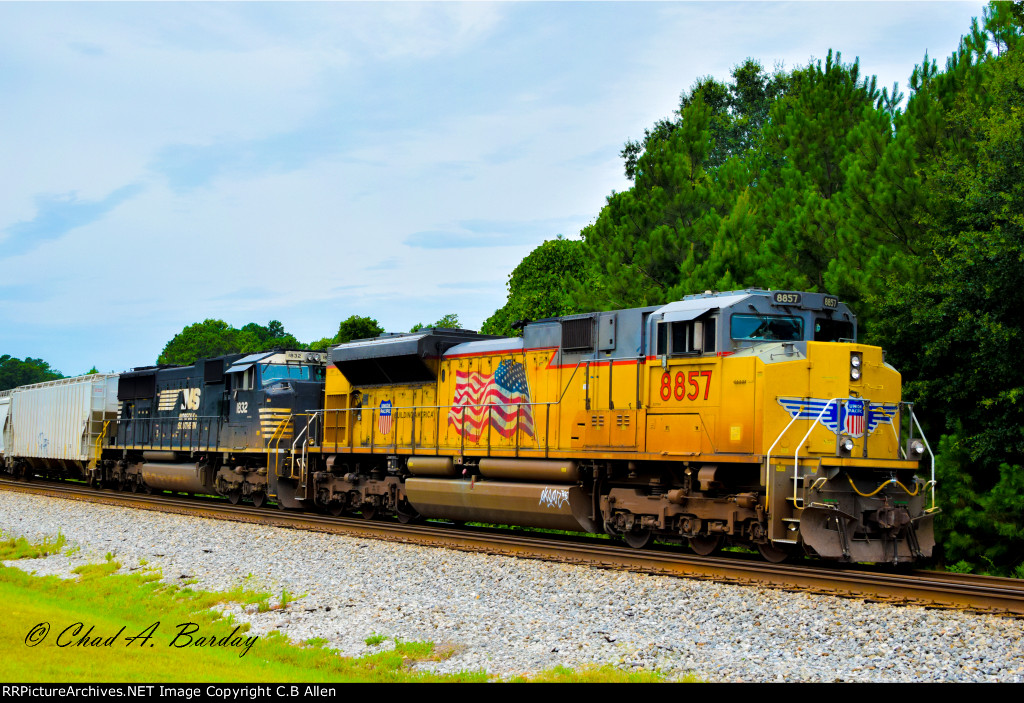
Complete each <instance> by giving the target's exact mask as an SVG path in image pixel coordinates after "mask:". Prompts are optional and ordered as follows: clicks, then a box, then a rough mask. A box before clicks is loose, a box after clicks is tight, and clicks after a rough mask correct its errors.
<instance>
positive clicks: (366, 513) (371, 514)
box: [362, 503, 377, 520]
mask: <svg viewBox="0 0 1024 703" xmlns="http://www.w3.org/2000/svg"><path fill="white" fill-rule="evenodd" d="M362 513H363V519H364V520H372V519H373V518H375V517H376V516H377V508H376V506H374V505H373V504H372V503H364V504H363V509H362Z"/></svg>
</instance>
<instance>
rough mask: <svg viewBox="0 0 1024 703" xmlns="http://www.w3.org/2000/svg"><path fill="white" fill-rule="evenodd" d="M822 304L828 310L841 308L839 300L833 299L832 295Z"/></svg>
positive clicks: (823, 300) (826, 297) (825, 298)
mask: <svg viewBox="0 0 1024 703" xmlns="http://www.w3.org/2000/svg"><path fill="white" fill-rule="evenodd" d="M821 302H822V305H824V306H825V307H826V308H837V307H839V298H836V297H833V296H831V295H826V296H825V297H824V298H822V299H821Z"/></svg>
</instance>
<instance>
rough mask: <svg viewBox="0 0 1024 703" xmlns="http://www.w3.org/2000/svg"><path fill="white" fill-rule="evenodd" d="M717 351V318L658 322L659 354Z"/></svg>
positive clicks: (675, 354) (673, 354)
mask: <svg viewBox="0 0 1024 703" xmlns="http://www.w3.org/2000/svg"><path fill="white" fill-rule="evenodd" d="M714 351H715V319H714V318H708V319H706V320H696V321H695V320H688V321H684V322H660V323H658V355H659V356H660V355H662V354H670V355H672V356H678V355H681V354H707V353H709V352H714Z"/></svg>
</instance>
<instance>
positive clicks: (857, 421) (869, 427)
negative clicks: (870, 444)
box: [779, 398, 897, 437]
mask: <svg viewBox="0 0 1024 703" xmlns="http://www.w3.org/2000/svg"><path fill="white" fill-rule="evenodd" d="M844 400H845V402H844V403H842V404H840V402H839V401H838V400H835V401H832V402H831V403H829V401H828V399H826V398H779V405H781V406H782V407H783V408H785V409H786V412H788V413H789V416H790V417H795V418H799V419H801V420H814V419H815V418H817V417H818V416H819V415H821V424H823V425H824V426H825V427H827V428H828V429H829V430H830V431H831V432H842V433H844V434H848V435H850V436H851V437H862V436H864V434H865V430H866V431H867V434H871V433H872V432H874V431H875V429H876V428H877V427H878V426H879V425H891V424H892V420H893V418H894V417H896V410H897V406H896V404H895V403H870V402H867V401H865V400H863V399H860V398H847V399H844ZM826 405H828V407H827V408H826ZM822 410H824V411H825V412H824V414H822Z"/></svg>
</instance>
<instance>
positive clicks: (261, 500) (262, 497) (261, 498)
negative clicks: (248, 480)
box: [252, 491, 267, 508]
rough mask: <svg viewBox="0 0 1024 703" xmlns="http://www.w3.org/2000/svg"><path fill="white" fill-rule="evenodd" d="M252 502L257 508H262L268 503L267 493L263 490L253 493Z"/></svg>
mask: <svg viewBox="0 0 1024 703" xmlns="http://www.w3.org/2000/svg"><path fill="white" fill-rule="evenodd" d="M252 504H253V506H255V507H257V508H262V507H263V506H264V505H266V504H267V494H266V493H263V492H262V491H261V492H259V493H253V494H252Z"/></svg>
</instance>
